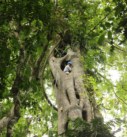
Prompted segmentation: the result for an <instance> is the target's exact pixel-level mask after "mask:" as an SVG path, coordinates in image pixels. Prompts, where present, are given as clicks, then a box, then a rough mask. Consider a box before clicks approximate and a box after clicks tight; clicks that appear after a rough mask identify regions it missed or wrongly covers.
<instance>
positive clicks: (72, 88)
mask: <svg viewBox="0 0 127 137" xmlns="http://www.w3.org/2000/svg"><path fill="white" fill-rule="evenodd" d="M68 60H71V61H72V63H73V66H72V71H71V72H70V73H69V74H66V73H65V72H64V71H63V70H62V69H61V65H62V63H63V62H65V61H68ZM49 64H50V68H51V71H52V74H53V77H54V80H55V82H54V86H55V91H56V100H57V105H58V134H59V135H60V134H63V133H65V131H66V129H67V124H68V120H75V119H76V118H81V119H84V120H86V121H87V122H90V121H91V120H92V119H93V118H94V116H95V114H94V112H93V107H92V103H90V100H89V95H88V94H87V90H86V89H85V87H84V82H85V80H84V78H83V76H84V70H83V66H82V63H81V61H80V52H78V51H77V52H73V51H72V50H70V49H69V50H68V52H67V54H66V55H65V56H64V57H61V58H55V57H54V56H53V55H52V56H51V57H50V59H49Z"/></svg>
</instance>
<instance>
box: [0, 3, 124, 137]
mask: <svg viewBox="0 0 127 137" xmlns="http://www.w3.org/2000/svg"><path fill="white" fill-rule="evenodd" d="M55 2H56V3H55ZM0 18H1V19H0V110H1V111H0V118H1V119H2V118H3V117H5V116H8V114H9V111H10V109H11V107H12V105H13V104H14V96H13V91H12V89H13V88H12V87H13V85H14V83H15V81H16V77H17V75H18V76H19V75H20V78H21V79H20V83H19V84H18V85H17V88H18V90H19V92H18V98H19V100H20V119H19V121H18V122H17V123H16V124H15V126H14V127H13V131H14V133H13V135H14V136H17V135H19V133H21V134H20V135H21V136H27V135H29V134H30V135H38V136H43V135H44V134H45V135H48V134H51V136H52V135H53V133H54V136H55V135H56V131H57V112H56V111H54V110H53V108H52V107H50V106H49V105H48V103H47V100H46V95H45V91H46V93H47V94H48V97H50V99H51V102H53V103H54V100H55V99H54V97H52V96H54V94H53V93H51V92H52V91H53V89H52V87H51V85H52V83H53V80H52V76H51V73H50V70H49V68H48V65H47V60H48V56H49V49H50V48H51V47H52V45H55V44H56V43H57V42H58V41H59V40H61V41H60V43H58V46H57V48H56V49H55V54H56V56H57V57H61V56H63V55H65V54H66V50H67V49H68V47H67V46H68V45H70V46H71V48H73V49H75V48H76V47H79V48H80V50H81V53H82V58H83V65H84V70H85V72H86V75H85V76H84V81H85V82H84V85H85V87H86V88H87V89H88V90H91V89H92V90H94V93H93V92H92V95H93V94H94V95H95V97H96V102H97V104H98V107H99V108H100V110H101V111H102V113H104V117H105V115H106V114H107V117H108V115H109V116H110V119H108V122H111V123H112V124H113V127H115V129H116V128H117V127H122V132H121V136H123V137H125V136H127V133H126V129H127V126H126V122H127V120H126V117H127V114H126V110H127V102H126V99H127V95H126V89H127V84H126V83H127V82H126V76H127V65H126V58H127V54H126V51H127V46H126V44H127V41H126V38H127V2H126V0H121V1H118V0H96V1H95V0H90V1H86V0H80V1H79V0H73V1H72V0H58V1H57V0H55V1H53V0H36V1H33V0H29V1H28V0H23V1H22V0H5V1H4V0H3V1H1V4H0ZM109 70H115V71H116V72H117V73H116V74H115V75H118V74H119V76H120V78H119V79H117V81H112V79H113V78H111V76H112V73H110V75H111V76H109ZM44 72H45V73H44ZM112 77H114V75H113V76H112ZM43 84H44V85H46V86H48V87H47V89H46V90H45V89H44V87H42V85H43ZM91 85H92V86H91ZM54 104H55V103H54ZM112 121H113V122H112ZM29 122H30V123H31V125H29ZM72 123H73V122H72ZM75 123H76V122H75ZM79 123H80V124H79ZM81 123H82V121H78V122H77V124H73V126H72V128H76V130H75V131H74V132H72V130H71V131H70V132H68V134H69V136H70V137H71V136H72V135H70V134H71V133H72V134H73V133H74V134H76V135H75V136H77V134H79V132H80V131H81V130H82V128H83V127H85V129H89V132H87V133H86V131H87V130H85V131H84V132H85V133H86V134H90V133H96V132H97V133H100V131H103V129H101V126H100V125H101V124H102V123H99V122H97V121H96V120H94V121H93V122H92V123H91V124H92V125H98V126H93V128H92V129H91V124H90V125H89V124H87V123H83V124H81ZM95 123H96V124H95ZM28 125H29V126H28ZM79 125H81V126H79ZM106 127H107V125H106ZM98 128H99V129H98ZM104 129H105V126H104ZM54 131H55V132H54ZM101 133H102V132H101ZM5 134H6V128H4V129H3V130H2V132H1V133H0V136H5ZM105 135H106V134H105ZM56 136H57V135H56ZM97 136H98V137H99V134H97Z"/></svg>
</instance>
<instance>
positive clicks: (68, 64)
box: [64, 61, 72, 74]
mask: <svg viewBox="0 0 127 137" xmlns="http://www.w3.org/2000/svg"><path fill="white" fill-rule="evenodd" d="M71 71H72V62H71V61H68V62H67V65H66V66H65V68H64V72H65V73H66V74H69V73H70V72H71Z"/></svg>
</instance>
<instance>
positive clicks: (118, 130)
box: [112, 127, 121, 135]
mask: <svg viewBox="0 0 127 137" xmlns="http://www.w3.org/2000/svg"><path fill="white" fill-rule="evenodd" d="M120 131H121V127H120V128H118V129H117V130H115V131H113V132H112V134H113V135H115V134H116V133H117V132H120Z"/></svg>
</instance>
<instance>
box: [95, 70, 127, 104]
mask: <svg viewBox="0 0 127 137" xmlns="http://www.w3.org/2000/svg"><path fill="white" fill-rule="evenodd" d="M96 72H97V71H96ZM97 74H99V75H100V76H101V77H102V78H103V79H105V80H106V81H107V82H108V83H110V82H109V80H108V79H107V78H106V77H104V76H103V75H102V74H100V73H99V72H97ZM113 86H114V87H116V86H115V85H113ZM113 93H114V94H115V96H116V97H117V98H118V99H119V100H121V101H122V102H123V103H124V104H126V105H127V103H126V102H125V101H124V100H123V99H122V98H120V97H119V96H118V95H117V94H116V92H115V91H114V89H113Z"/></svg>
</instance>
